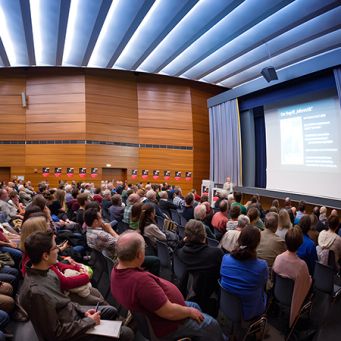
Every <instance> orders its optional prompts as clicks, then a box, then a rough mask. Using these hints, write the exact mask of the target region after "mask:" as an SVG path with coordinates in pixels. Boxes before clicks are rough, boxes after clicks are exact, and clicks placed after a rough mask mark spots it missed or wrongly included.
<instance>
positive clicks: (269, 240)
mask: <svg viewBox="0 0 341 341" xmlns="http://www.w3.org/2000/svg"><path fill="white" fill-rule="evenodd" d="M277 228H278V214H277V213H274V212H269V213H268V214H267V215H266V216H265V230H264V231H262V232H261V238H260V243H259V245H258V248H257V255H258V258H261V259H264V260H266V262H267V263H268V266H269V267H272V265H273V263H274V261H275V258H276V257H277V256H278V255H280V254H281V253H283V252H285V251H286V250H287V248H286V245H285V241H284V239H282V238H280V237H278V236H277V235H276V231H277Z"/></svg>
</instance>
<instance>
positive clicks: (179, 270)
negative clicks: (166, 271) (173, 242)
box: [173, 253, 187, 281]
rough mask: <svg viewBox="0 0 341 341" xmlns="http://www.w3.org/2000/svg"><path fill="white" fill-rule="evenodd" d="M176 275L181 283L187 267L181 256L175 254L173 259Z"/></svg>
mask: <svg viewBox="0 0 341 341" xmlns="http://www.w3.org/2000/svg"><path fill="white" fill-rule="evenodd" d="M173 262H174V263H173V266H174V274H175V276H176V277H177V279H178V280H179V281H181V280H182V279H183V278H184V277H185V275H186V272H187V270H186V265H185V264H184V263H183V262H182V261H181V259H180V258H179V256H178V255H177V254H176V253H174V257H173Z"/></svg>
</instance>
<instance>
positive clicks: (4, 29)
mask: <svg viewBox="0 0 341 341" xmlns="http://www.w3.org/2000/svg"><path fill="white" fill-rule="evenodd" d="M0 23H1V24H0V37H1V40H2V43H3V45H4V48H5V51H6V54H7V58H8V60H9V63H10V65H11V66H15V65H16V64H17V58H16V53H15V50H14V45H13V42H14V40H13V37H11V33H10V29H9V27H8V22H7V20H6V15H5V12H4V8H3V3H2V2H1V1H0Z"/></svg>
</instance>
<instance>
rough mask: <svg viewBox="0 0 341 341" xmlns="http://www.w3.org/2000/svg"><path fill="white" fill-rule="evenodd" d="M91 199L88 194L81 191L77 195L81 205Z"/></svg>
mask: <svg viewBox="0 0 341 341" xmlns="http://www.w3.org/2000/svg"><path fill="white" fill-rule="evenodd" d="M88 199H89V196H88V194H86V193H80V194H78V195H77V201H78V204H79V205H80V206H84V205H85V202H86V201H87V200H88Z"/></svg>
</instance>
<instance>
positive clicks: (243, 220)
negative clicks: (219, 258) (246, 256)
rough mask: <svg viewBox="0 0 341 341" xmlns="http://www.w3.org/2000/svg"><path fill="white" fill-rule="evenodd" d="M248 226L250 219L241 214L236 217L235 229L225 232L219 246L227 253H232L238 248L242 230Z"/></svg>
mask: <svg viewBox="0 0 341 341" xmlns="http://www.w3.org/2000/svg"><path fill="white" fill-rule="evenodd" d="M248 224H250V219H249V217H248V216H247V215H244V214H241V215H240V216H239V217H238V223H237V227H236V228H235V229H234V230H227V231H226V232H225V234H224V235H223V237H222V238H221V241H220V243H219V246H220V247H221V248H222V249H224V250H225V251H227V252H232V251H233V250H234V249H235V248H236V247H238V238H239V235H240V232H241V231H242V229H243V228H244V227H245V226H246V225H248Z"/></svg>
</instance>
